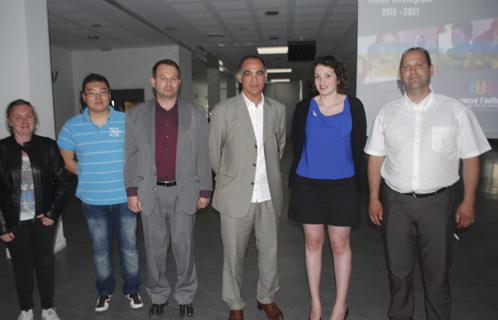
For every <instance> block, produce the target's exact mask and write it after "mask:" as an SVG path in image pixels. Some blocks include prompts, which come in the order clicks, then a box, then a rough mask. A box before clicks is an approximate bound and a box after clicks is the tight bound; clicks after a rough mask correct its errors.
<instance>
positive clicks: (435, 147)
mask: <svg viewBox="0 0 498 320" xmlns="http://www.w3.org/2000/svg"><path fill="white" fill-rule="evenodd" d="M431 148H432V151H434V152H450V151H452V150H454V148H455V137H454V132H453V130H452V128H451V127H443V126H439V127H432V135H431Z"/></svg>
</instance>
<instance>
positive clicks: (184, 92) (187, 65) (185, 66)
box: [178, 46, 193, 101]
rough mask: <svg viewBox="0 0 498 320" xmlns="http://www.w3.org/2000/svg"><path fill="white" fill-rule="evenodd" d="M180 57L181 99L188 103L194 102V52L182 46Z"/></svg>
mask: <svg viewBox="0 0 498 320" xmlns="http://www.w3.org/2000/svg"><path fill="white" fill-rule="evenodd" d="M178 56H179V58H178V63H179V65H180V71H181V73H182V87H181V91H180V97H182V98H183V99H185V100H188V101H193V96H192V90H193V89H192V52H190V51H189V50H187V49H185V48H183V47H182V46H180V47H179V50H178Z"/></svg>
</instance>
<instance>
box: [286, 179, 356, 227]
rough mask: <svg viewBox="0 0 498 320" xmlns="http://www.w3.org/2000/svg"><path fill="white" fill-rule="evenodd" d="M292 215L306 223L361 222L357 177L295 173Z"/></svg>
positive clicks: (290, 208) (343, 224)
mask: <svg viewBox="0 0 498 320" xmlns="http://www.w3.org/2000/svg"><path fill="white" fill-rule="evenodd" d="M289 218H290V219H292V220H294V221H296V222H298V223H304V224H326V225H333V226H351V227H355V226H358V225H359V224H360V220H361V219H360V205H359V196H358V189H357V187H356V183H355V179H354V177H351V178H346V179H338V180H320V179H310V178H305V177H301V176H298V175H295V177H294V180H293V186H292V193H291V199H290V205H289Z"/></svg>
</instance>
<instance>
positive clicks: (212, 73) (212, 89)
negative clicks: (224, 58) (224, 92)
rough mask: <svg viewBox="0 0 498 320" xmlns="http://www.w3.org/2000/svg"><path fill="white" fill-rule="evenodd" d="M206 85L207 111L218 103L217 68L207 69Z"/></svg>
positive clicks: (218, 73) (218, 78)
mask: <svg viewBox="0 0 498 320" xmlns="http://www.w3.org/2000/svg"><path fill="white" fill-rule="evenodd" d="M207 85H208V106H209V111H211V110H213V107H214V106H215V105H216V104H217V103H218V102H220V89H221V86H220V70H218V69H217V68H209V69H207Z"/></svg>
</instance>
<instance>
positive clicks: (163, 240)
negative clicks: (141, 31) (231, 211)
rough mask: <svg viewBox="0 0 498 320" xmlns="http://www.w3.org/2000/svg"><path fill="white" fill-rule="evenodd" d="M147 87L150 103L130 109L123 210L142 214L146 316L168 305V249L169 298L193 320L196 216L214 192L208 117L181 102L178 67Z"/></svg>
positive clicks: (169, 64) (156, 73) (156, 74)
mask: <svg viewBox="0 0 498 320" xmlns="http://www.w3.org/2000/svg"><path fill="white" fill-rule="evenodd" d="M150 83H151V85H152V88H154V93H155V98H154V99H153V100H150V101H147V102H145V103H142V104H140V105H138V106H136V107H134V108H133V109H132V110H131V111H130V112H129V114H128V117H127V118H126V169H125V180H126V188H127V193H128V207H129V208H130V209H131V210H132V211H133V212H136V213H138V212H142V224H143V230H144V240H145V252H146V257H147V276H148V277H147V278H148V280H147V288H146V290H147V293H148V294H149V296H150V298H151V300H152V306H151V307H150V309H149V315H150V316H153V315H161V314H162V313H163V309H164V307H165V306H166V304H167V302H168V298H169V294H170V291H171V287H170V285H169V283H168V280H167V278H166V266H167V259H168V249H169V247H170V245H171V249H172V251H173V255H174V257H175V261H176V270H177V281H176V285H175V288H174V293H173V294H174V296H175V299H176V301H177V302H178V304H179V312H180V317H182V318H183V317H184V316H187V317H192V316H193V314H194V307H193V305H192V302H193V299H194V295H195V292H196V291H197V275H196V269H195V262H194V251H193V242H194V241H193V240H194V239H193V237H194V236H193V232H194V222H195V213H196V212H197V210H198V209H202V208H205V207H206V206H207V205H208V204H209V200H210V193H211V190H212V186H211V184H212V181H211V170H210V168H209V163H208V150H207V135H208V118H207V111H206V110H204V109H203V108H202V107H200V106H197V105H194V104H191V103H189V102H187V101H184V100H183V99H181V98H179V96H178V93H179V91H180V84H181V79H180V68H179V66H178V64H177V63H176V62H175V61H173V60H170V59H165V60H160V61H158V62H157V63H156V64H155V65H154V67H153V68H152V78H151V79H150Z"/></svg>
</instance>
